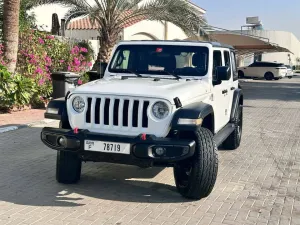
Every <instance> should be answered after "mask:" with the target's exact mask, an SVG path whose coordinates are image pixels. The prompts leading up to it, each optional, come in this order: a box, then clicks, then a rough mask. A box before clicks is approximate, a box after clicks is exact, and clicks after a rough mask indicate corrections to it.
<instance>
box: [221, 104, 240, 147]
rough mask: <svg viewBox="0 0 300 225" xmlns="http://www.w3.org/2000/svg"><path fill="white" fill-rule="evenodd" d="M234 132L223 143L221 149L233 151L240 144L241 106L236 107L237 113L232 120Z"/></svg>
mask: <svg viewBox="0 0 300 225" xmlns="http://www.w3.org/2000/svg"><path fill="white" fill-rule="evenodd" d="M233 124H234V131H233V132H232V133H231V134H230V135H229V136H228V137H227V139H226V140H225V141H224V142H223V144H222V145H223V147H224V148H225V149H227V150H235V149H237V148H238V147H239V146H240V144H241V139H242V131H243V106H242V105H239V106H238V111H237V113H236V114H235V116H234V118H233Z"/></svg>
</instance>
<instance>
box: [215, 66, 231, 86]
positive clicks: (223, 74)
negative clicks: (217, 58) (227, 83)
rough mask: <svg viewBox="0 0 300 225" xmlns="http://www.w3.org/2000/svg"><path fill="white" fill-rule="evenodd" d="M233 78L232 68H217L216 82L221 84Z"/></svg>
mask: <svg viewBox="0 0 300 225" xmlns="http://www.w3.org/2000/svg"><path fill="white" fill-rule="evenodd" d="M230 76H231V71H230V67H228V66H218V67H217V68H216V80H217V81H219V82H221V81H223V80H229V79H230Z"/></svg>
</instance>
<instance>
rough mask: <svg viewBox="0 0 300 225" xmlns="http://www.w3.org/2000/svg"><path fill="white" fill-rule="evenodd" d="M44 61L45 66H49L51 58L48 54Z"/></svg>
mask: <svg viewBox="0 0 300 225" xmlns="http://www.w3.org/2000/svg"><path fill="white" fill-rule="evenodd" d="M45 61H46V64H47V66H50V65H51V63H52V60H51V58H50V57H49V56H46V57H45Z"/></svg>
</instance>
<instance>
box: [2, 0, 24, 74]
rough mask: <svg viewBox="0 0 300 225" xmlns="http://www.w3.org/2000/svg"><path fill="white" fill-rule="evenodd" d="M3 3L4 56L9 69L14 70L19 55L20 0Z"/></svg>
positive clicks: (7, 0)
mask: <svg viewBox="0 0 300 225" xmlns="http://www.w3.org/2000/svg"><path fill="white" fill-rule="evenodd" d="M3 3H4V5H3V25H2V30H3V40H4V58H5V59H6V60H7V61H8V64H7V69H8V71H10V72H14V71H15V69H16V63H17V55H18V42H19V11H20V0H4V2H3Z"/></svg>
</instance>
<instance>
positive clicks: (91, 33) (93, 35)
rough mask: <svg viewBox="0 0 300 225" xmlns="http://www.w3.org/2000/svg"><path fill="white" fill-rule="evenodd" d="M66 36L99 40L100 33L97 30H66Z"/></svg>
mask: <svg viewBox="0 0 300 225" xmlns="http://www.w3.org/2000/svg"><path fill="white" fill-rule="evenodd" d="M65 36H66V37H70V38H78V39H84V40H97V36H99V32H98V31H97V30H66V31H65Z"/></svg>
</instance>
